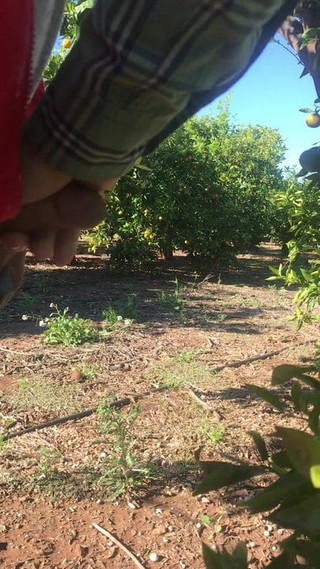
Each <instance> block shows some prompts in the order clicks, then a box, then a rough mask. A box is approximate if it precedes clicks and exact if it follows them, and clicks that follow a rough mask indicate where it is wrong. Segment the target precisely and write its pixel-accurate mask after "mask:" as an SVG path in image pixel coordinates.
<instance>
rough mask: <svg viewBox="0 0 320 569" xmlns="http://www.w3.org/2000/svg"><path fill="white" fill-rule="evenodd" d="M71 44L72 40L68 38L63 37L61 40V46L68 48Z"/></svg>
mask: <svg viewBox="0 0 320 569" xmlns="http://www.w3.org/2000/svg"><path fill="white" fill-rule="evenodd" d="M71 45H72V40H71V39H70V38H65V39H64V40H63V42H62V47H64V48H65V49H69V47H71Z"/></svg>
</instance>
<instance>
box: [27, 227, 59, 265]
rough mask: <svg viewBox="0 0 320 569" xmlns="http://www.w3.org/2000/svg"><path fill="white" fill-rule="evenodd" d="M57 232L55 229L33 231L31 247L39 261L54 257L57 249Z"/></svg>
mask: <svg viewBox="0 0 320 569" xmlns="http://www.w3.org/2000/svg"><path fill="white" fill-rule="evenodd" d="M55 240H56V234H55V232H54V231H42V232H40V233H32V235H31V236H30V246H29V249H30V251H31V253H32V254H33V255H34V256H35V258H36V259H37V260H38V261H44V260H45V259H52V258H53V255H54V250H55Z"/></svg>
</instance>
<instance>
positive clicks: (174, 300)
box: [157, 277, 183, 311]
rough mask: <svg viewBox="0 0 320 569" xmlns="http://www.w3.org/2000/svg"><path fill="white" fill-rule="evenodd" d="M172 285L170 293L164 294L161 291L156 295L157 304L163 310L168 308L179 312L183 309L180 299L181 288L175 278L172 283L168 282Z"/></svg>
mask: <svg viewBox="0 0 320 569" xmlns="http://www.w3.org/2000/svg"><path fill="white" fill-rule="evenodd" d="M170 282H171V283H173V285H174V289H173V291H172V292H165V291H164V290H161V291H160V292H159V293H158V294H157V303H158V304H159V305H160V306H163V307H164V308H169V309H171V310H176V311H181V310H182V308H183V299H182V298H181V296H180V294H181V287H180V283H179V281H178V279H177V277H175V278H174V279H173V280H172V281H170Z"/></svg>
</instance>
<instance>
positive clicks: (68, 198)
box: [0, 183, 105, 307]
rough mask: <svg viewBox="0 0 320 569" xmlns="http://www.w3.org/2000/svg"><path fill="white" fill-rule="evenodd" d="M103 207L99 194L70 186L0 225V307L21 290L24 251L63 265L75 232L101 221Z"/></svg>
mask: <svg viewBox="0 0 320 569" xmlns="http://www.w3.org/2000/svg"><path fill="white" fill-rule="evenodd" d="M104 213H105V208H104V203H103V199H102V197H101V196H100V195H99V193H97V192H94V191H93V190H92V189H87V188H84V187H81V186H79V185H77V184H76V183H74V184H69V186H67V187H66V188H64V189H63V190H61V191H60V192H58V193H56V194H55V195H53V196H49V197H47V198H46V199H44V200H41V201H38V202H34V203H31V204H29V205H26V206H24V207H23V208H22V210H21V212H20V214H19V215H18V216H17V217H16V218H15V219H13V220H10V221H8V222H4V223H2V224H1V225H0V307H1V306H3V305H4V304H6V303H7V302H8V301H9V300H10V299H11V298H12V296H13V295H14V294H15V292H16V291H17V289H18V288H19V287H20V286H21V283H22V280H23V273H24V261H25V253H26V250H27V249H29V250H30V251H31V252H32V253H33V254H34V255H35V256H36V257H37V258H38V259H45V258H51V259H52V260H53V261H54V263H55V264H57V265H65V264H67V263H68V262H70V261H71V259H72V258H73V256H74V254H75V251H76V246H77V241H78V235H79V229H87V228H90V227H93V226H94V225H96V224H97V223H99V222H100V221H102V219H103V217H104Z"/></svg>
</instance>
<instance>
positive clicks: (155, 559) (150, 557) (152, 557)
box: [149, 553, 159, 561]
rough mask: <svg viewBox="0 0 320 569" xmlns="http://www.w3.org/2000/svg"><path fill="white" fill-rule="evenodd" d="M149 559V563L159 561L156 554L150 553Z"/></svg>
mask: <svg viewBox="0 0 320 569" xmlns="http://www.w3.org/2000/svg"><path fill="white" fill-rule="evenodd" d="M149 559H150V561H159V555H158V554H157V553H150V555H149Z"/></svg>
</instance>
